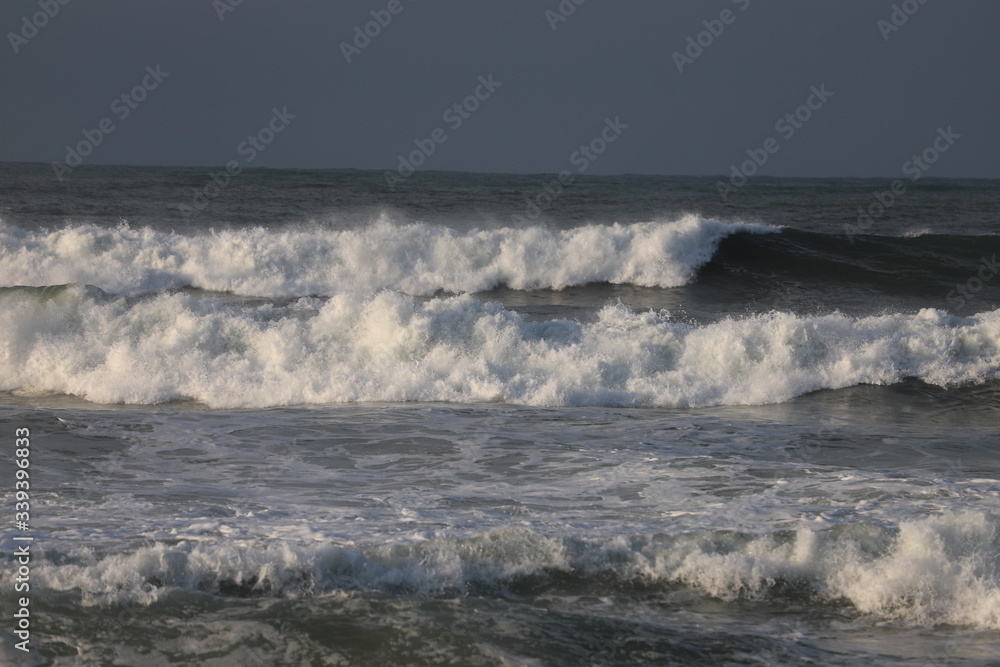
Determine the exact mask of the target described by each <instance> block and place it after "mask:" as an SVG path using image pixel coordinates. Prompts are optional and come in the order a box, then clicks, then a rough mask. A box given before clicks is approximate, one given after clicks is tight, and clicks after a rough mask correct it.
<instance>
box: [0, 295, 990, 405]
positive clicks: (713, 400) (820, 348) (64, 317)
mask: <svg viewBox="0 0 1000 667" xmlns="http://www.w3.org/2000/svg"><path fill="white" fill-rule="evenodd" d="M906 378H919V379H921V380H924V381H926V382H929V383H933V384H937V385H941V386H948V385H952V384H955V383H983V382H990V381H995V380H997V379H998V378H1000V310H994V311H991V312H984V313H980V314H979V315H976V316H973V317H968V318H961V317H955V316H951V315H948V314H946V313H944V312H941V311H938V310H934V309H925V310H922V311H920V312H919V313H918V314H910V315H907V314H895V315H884V316H878V317H865V318H858V319H855V318H851V317H847V316H844V315H841V314H831V315H826V316H812V317H805V316H797V315H794V314H789V313H782V312H772V313H769V314H763V315H756V316H751V317H746V318H743V319H726V320H723V321H720V322H716V323H713V324H708V325H704V326H694V325H691V324H685V323H679V322H675V321H672V320H670V318H669V316H667V315H666V314H663V313H661V314H656V313H653V312H638V313H637V312H632V311H630V310H629V309H627V308H625V307H624V306H607V307H605V308H603V309H602V310H601V311H600V312H599V313H598V317H597V320H596V321H594V322H592V323H587V324H581V323H577V322H571V321H568V320H551V321H541V322H531V321H527V320H525V319H524V318H522V317H521V316H520V315H519V314H518V313H516V312H512V311H509V310H505V309H504V308H502V307H501V306H500V305H498V304H496V303H490V302H486V303H484V302H482V301H479V300H477V299H475V298H474V297H472V296H469V295H462V296H457V297H451V298H439V299H433V300H430V301H428V302H426V303H420V302H419V301H418V300H416V299H414V298H411V297H407V296H404V295H400V294H398V293H394V292H388V291H385V292H382V293H380V294H377V295H374V296H363V297H362V296H351V295H338V296H336V297H334V298H332V299H330V300H328V301H324V300H321V299H316V298H301V299H299V300H297V301H295V302H293V303H292V304H290V305H288V306H277V305H273V304H267V305H263V306H257V307H248V306H246V305H241V304H232V303H227V302H225V301H223V300H217V299H211V298H195V297H193V296H191V295H188V294H169V295H160V296H157V297H152V298H140V299H135V298H125V297H114V296H111V295H107V294H104V293H103V292H101V291H100V290H98V289H96V288H94V287H85V286H82V285H70V286H63V287H53V288H4V289H0V390H8V391H10V390H20V391H43V392H57V393H64V394H73V395H77V396H81V397H84V398H86V399H89V400H92V401H96V402H102V403H138V404H149V403H157V402H163V401H170V400H181V399H193V400H196V401H200V402H202V403H204V404H206V405H209V406H212V407H218V408H229V407H263V406H276V405H290V404H316V403H337V402H351V401H451V402H487V401H503V402H510V403H520V404H528V405H548V406H569V405H608V406H619V405H620V406H640V405H643V406H645V405H658V406H679V407H683V406H706V405H720V404H735V405H746V404H763V403H775V402H782V401H787V400H789V399H791V398H793V397H795V396H798V395H801V394H804V393H806V392H810V391H814V390H817V389H831V388H842V387H848V386H852V385H857V384H864V383H869V384H893V383H897V382H900V381H902V380H904V379H906Z"/></svg>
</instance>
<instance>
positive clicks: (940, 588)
mask: <svg viewBox="0 0 1000 667" xmlns="http://www.w3.org/2000/svg"><path fill="white" fill-rule="evenodd" d="M998 529H1000V526H998V524H997V520H996V518H995V517H992V516H990V515H987V514H984V513H981V512H968V513H960V514H946V515H942V516H936V517H931V518H926V519H920V520H911V521H903V522H901V523H900V524H899V526H898V527H897V526H885V525H873V524H844V525H841V526H836V527H834V528H831V529H827V530H812V529H809V528H800V529H799V530H797V531H794V532H793V531H788V532H786V533H784V534H765V535H757V536H754V535H740V534H737V533H733V532H731V531H719V532H711V531H702V532H695V533H686V534H674V535H668V534H658V535H635V536H621V537H618V538H612V539H597V538H594V539H580V538H576V537H548V536H545V535H542V534H539V533H537V532H534V531H531V530H528V529H516V528H514V529H512V528H501V529H495V530H492V531H490V532H487V533H483V534H480V535H474V536H471V537H467V538H462V539H455V538H435V539H428V540H420V541H415V542H410V543H405V542H404V543H396V544H386V545H374V546H369V547H365V546H358V545H354V544H350V545H346V546H340V545H336V544H330V543H314V544H293V543H287V542H285V541H280V543H279V544H275V541H273V540H272V541H269V542H266V543H259V544H256V545H254V544H249V543H246V542H243V543H234V542H224V543H217V544H213V543H202V542H200V541H183V542H181V543H180V544H162V543H156V544H152V545H149V546H144V547H140V548H138V549H136V550H135V551H134V552H131V553H121V554H114V555H107V556H103V557H98V558H95V557H94V556H92V555H89V556H88V557H87V558H86V560H84V561H82V562H80V560H79V559H78V558H66V557H61V558H59V559H58V561H56V562H42V563H39V564H37V565H35V566H34V568H33V570H32V584H33V586H32V590H34V588H35V586H34V584H35V579H36V578H37V580H38V584H39V588H40V590H46V589H48V590H56V591H75V592H78V593H79V594H81V595H82V596H83V598H84V599H85V600H86V601H87V603H88V604H105V603H109V602H115V601H119V602H121V601H127V600H134V601H137V602H139V603H140V604H145V605H152V604H157V603H159V602H164V601H165V600H164V598H166V596H167V595H169V594H170V593H171V592H173V591H177V590H187V591H204V592H208V593H211V594H215V595H223V596H241V597H246V596H265V597H299V596H307V595H317V594H320V595H321V594H329V593H331V592H334V591H344V590H347V591H351V590H384V591H388V592H398V591H419V592H422V593H428V592H430V593H446V594H450V595H454V594H461V593H463V592H467V591H470V590H478V591H482V590H483V589H491V588H492V589H496V590H502V589H503V588H504V587H505V586H508V585H510V584H514V583H516V582H518V581H519V580H525V579H529V580H531V581H532V584H531V585H532V588H533V589H538V588H539V587H540V586H559V585H560V584H562V585H565V584H566V583H568V582H574V581H576V582H578V584H577V585H578V588H577V590H579V589H580V588H579V587H583V586H586V587H587V590H589V591H591V592H592V594H594V595H605V594H608V593H610V592H613V591H614V588H613V587H614V586H616V585H617V586H626V587H629V585H630V584H641V586H642V587H643V588H646V587H649V586H651V585H653V586H655V585H664V584H667V585H681V586H685V587H688V588H690V589H692V590H694V591H699V592H700V593H702V594H703V595H706V596H712V597H714V598H716V599H721V600H725V601H735V600H740V599H743V600H746V599H750V600H768V599H783V598H784V599H787V597H788V596H789V595H796V596H798V597H799V598H800V599H802V598H811V599H814V600H817V601H828V602H835V603H837V604H843V603H844V602H845V601H846V602H848V603H850V604H851V605H852V606H853V607H854V608H855V609H857V610H858V611H859V612H861V613H864V614H868V615H870V616H871V617H873V618H875V619H881V620H892V621H895V622H900V623H903V624H904V625H908V626H918V627H919V626H933V625H936V624H952V625H963V626H971V627H975V628H980V629H994V630H996V629H1000V570H998V564H997V560H996V557H995V554H996V549H997V535H998ZM10 576H12V575H10Z"/></svg>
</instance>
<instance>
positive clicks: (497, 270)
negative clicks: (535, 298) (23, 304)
mask: <svg viewBox="0 0 1000 667" xmlns="http://www.w3.org/2000/svg"><path fill="white" fill-rule="evenodd" d="M769 231H775V230H774V229H773V228H770V227H766V226H763V225H754V224H743V223H727V222H721V221H718V220H706V219H701V218H697V217H693V216H688V217H685V218H683V219H680V220H676V221H672V222H648V223H636V224H630V225H618V224H614V225H587V226H583V227H576V228H573V229H569V230H563V231H559V230H553V229H549V228H546V227H528V228H524V229H514V228H501V229H487V230H472V231H468V232H458V231H455V230H452V229H448V228H445V227H439V226H433V225H427V224H401V225H397V224H392V223H390V222H389V221H388V220H386V219H384V218H383V219H382V220H380V221H379V222H377V223H375V224H373V225H372V226H370V227H366V228H361V229H354V230H346V231H332V230H326V229H320V228H311V229H309V228H305V229H290V228H283V229H278V230H268V229H264V228H260V227H257V228H251V229H239V230H224V231H213V232H211V233H205V234H200V235H196V236H185V235H180V234H173V233H164V232H158V231H154V230H152V229H149V228H141V229H132V228H129V227H127V226H122V227H119V228H116V229H108V228H104V227H98V226H95V225H73V226H67V227H65V228H62V229H57V230H49V231H44V232H31V231H25V230H22V229H19V228H17V227H11V226H2V225H0V285H3V286H14V285H33V286H43V285H52V284H63V283H84V284H90V285H95V286H97V287H99V288H101V289H102V290H104V291H106V292H112V293H123V294H136V293H149V292H157V291H162V290H165V289H170V288H178V287H188V286H191V287H197V288H200V289H204V290H211V291H224V292H232V293H235V294H240V295H246V296H261V297H293V296H310V295H323V296H330V295H333V294H340V293H344V292H356V293H357V292H362V293H372V292H375V291H378V290H381V289H391V290H396V291H400V292H403V293H406V294H411V295H414V296H427V295H432V294H435V293H437V292H440V291H444V292H450V293H456V294H457V293H461V292H477V291H484V290H489V289H492V288H494V287H497V286H500V285H507V286H509V287H512V288H514V289H536V288H554V289H560V288H564V287H567V286H570V285H582V284H586V283H595V282H609V283H619V284H623V283H632V284H635V285H642V286H648V287H653V286H656V287H677V286H680V285H684V284H686V283H687V282H689V281H690V280H691V279H692V277H693V276H694V274H695V272H696V271H697V269H698V268H699V267H700V266H702V265H703V264H704V263H706V262H707V261H709V260H710V259H711V258H712V254H713V253H714V252H715V249H716V247H717V245H718V243H719V241H720V240H721V239H722V238H724V237H725V236H727V235H730V234H734V233H738V232H757V233H763V232H769Z"/></svg>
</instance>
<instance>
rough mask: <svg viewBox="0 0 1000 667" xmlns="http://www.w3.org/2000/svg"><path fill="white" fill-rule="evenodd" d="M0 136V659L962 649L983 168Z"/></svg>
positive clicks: (575, 660) (799, 659) (968, 643)
mask: <svg viewBox="0 0 1000 667" xmlns="http://www.w3.org/2000/svg"><path fill="white" fill-rule="evenodd" d="M2 171H3V176H4V179H3V184H2V186H0V197H2V199H0V218H2V223H0V303H2V305H3V308H0V391H3V392H4V393H3V394H0V422H2V424H3V429H4V432H6V433H8V435H9V437H10V438H13V431H14V429H16V428H29V429H30V431H31V437H32V453H31V472H32V475H33V477H32V487H31V502H32V520H31V530H30V531H29V532H30V534H31V535H32V536H33V537H34V539H35V541H34V542H33V547H32V548H33V549H34V551H33V560H32V563H31V591H30V595H31V605H32V606H31V609H32V616H31V619H32V635H31V646H32V648H33V652H32V654H31V655H30V656H29V658H30V659H32V660H35V661H36V663H37V664H94V665H103V664H144V665H157V664H169V663H173V664H178V663H180V664H207V665H212V664H217V665H230V664H232V665H235V664H241V665H243V664H245V665H253V664H261V665H264V664H268V665H270V664H288V665H300V664H350V665H354V664H358V665H383V664H463V665H464V664H484V665H501V664H537V665H562V664H565V665H577V664H678V665H682V664H683V665H688V664H706V665H708V664H712V665H715V664H749V665H758V664H759V665H784V664H810V663H812V664H844V665H846V664H856V663H857V661H858V660H859V659H863V660H866V661H868V662H870V663H872V664H927V665H945V664H948V665H950V664H955V665H959V664H961V665H966V664H968V665H975V664H980V665H988V664H995V663H996V661H997V656H998V655H1000V533H998V527H1000V523H998V522H1000V470H998V468H1000V464H998V463H997V457H996V452H997V447H998V445H1000V443H998V436H997V433H998V428H997V425H998V416H1000V382H998V379H1000V310H998V306H997V300H998V296H1000V278H993V277H992V276H991V275H990V271H991V268H990V267H991V266H992V264H991V262H995V259H993V256H994V253H996V251H997V250H998V249H1000V248H998V245H1000V244H998V242H997V238H998V236H997V235H998V234H1000V228H998V227H997V222H996V220H997V219H996V212H997V210H998V207H997V204H998V202H1000V198H998V193H1000V184H997V183H996V182H992V181H921V182H920V183H918V184H914V185H912V186H910V188H909V189H908V191H907V192H906V194H905V197H903V198H901V199H900V201H899V203H898V205H897V206H895V207H893V209H891V210H890V211H888V212H886V214H884V215H882V216H880V217H879V218H878V219H877V220H876V221H875V224H873V225H871V226H870V227H869V228H868V229H867V230H865V233H864V234H859V233H856V232H851V231H850V228H849V227H845V225H851V224H853V223H855V222H856V218H857V210H856V209H857V208H858V207H867V206H868V205H869V203H870V202H871V201H872V193H873V192H874V191H876V190H878V189H882V188H884V186H885V184H883V183H880V182H879V181H875V180H872V181H846V180H829V181H823V180H762V181H758V182H755V183H753V184H752V185H751V186H748V187H747V188H746V189H745V190H744V191H742V192H740V193H739V194H738V196H735V197H732V198H731V199H730V201H729V202H721V201H720V200H719V199H718V197H717V194H716V190H715V187H714V181H712V180H711V179H664V178H653V177H619V178H593V179H583V180H579V181H578V182H575V183H574V184H572V185H571V186H569V187H568V188H566V191H565V192H564V193H562V194H561V195H560V197H559V198H558V199H557V201H555V202H554V203H553V204H552V205H551V206H549V207H548V208H546V209H545V210H544V211H543V212H542V213H541V214H540V215H539V216H537V217H536V218H535V219H526V218H525V207H526V203H525V202H526V200H528V199H531V198H533V197H535V195H537V193H538V192H539V191H541V188H542V185H543V184H544V183H545V182H547V180H550V179H547V178H546V177H542V176H540V177H527V176H523V177H504V176H493V175H470V174H453V175H450V174H419V175H417V176H414V177H413V178H412V179H410V180H409V181H407V184H406V185H405V186H404V187H402V188H398V189H397V191H395V192H391V191H389V190H388V189H386V188H385V187H384V183H381V176H380V175H379V174H375V173H366V172H270V171H260V172H254V171H250V172H246V173H245V174H242V175H241V176H240V178H239V179H237V180H234V183H233V184H232V185H231V186H230V187H229V188H227V189H225V190H223V191H222V193H221V194H220V195H219V196H218V197H217V198H215V199H213V200H212V201H211V202H210V204H209V206H207V207H206V208H205V210H204V211H202V212H201V213H198V214H197V215H196V216H194V217H190V216H185V215H183V214H182V213H181V211H180V209H179V208H178V206H179V204H183V203H189V200H190V198H191V196H192V195H191V193H192V188H197V187H200V186H201V185H204V181H205V180H207V175H206V174H205V173H203V172H199V171H197V170H169V169H136V170H126V169H120V168H93V169H90V170H86V169H83V168H81V169H80V170H79V172H80V174H79V176H80V178H79V179H76V180H74V181H73V182H72V183H69V184H61V185H59V184H55V185H54V184H53V182H52V181H51V179H50V175H48V174H47V173H45V167H43V166H27V165H7V166H4V167H3V170H2ZM977 280H978V282H976V281H977ZM10 460H12V459H10ZM3 470H4V472H3V475H2V483H3V486H2V489H3V493H4V494H5V498H6V500H7V501H8V502H7V505H8V506H12V504H13V502H14V497H13V496H14V479H13V471H14V467H13V466H4V468H3ZM16 534H17V533H16V532H15V531H8V532H6V533H4V537H3V544H4V554H5V559H6V561H5V563H4V569H3V571H2V574H0V577H2V578H3V587H2V593H0V596H2V597H3V600H4V606H5V608H7V607H11V608H13V606H14V604H15V601H16V597H17V596H16V595H15V593H14V592H13V583H14V577H15V570H16V566H15V564H14V560H13V558H12V556H11V553H12V550H13V548H14V546H15V542H14V541H13V537H14V536H15V535H16ZM13 629H14V628H13V626H12V625H9V624H8V625H7V626H6V627H4V628H2V629H0V633H3V634H0V637H2V640H3V647H4V648H3V650H4V651H6V653H5V656H6V657H7V659H18V660H22V659H23V658H24V655H23V654H22V653H20V652H16V649H13V648H12V646H13V643H14V642H16V641H18V639H17V638H16V637H14V636H13V635H12V634H11V631H12V630H13ZM28 664H30V662H29V663H28Z"/></svg>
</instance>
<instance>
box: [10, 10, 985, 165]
mask: <svg viewBox="0 0 1000 667" xmlns="http://www.w3.org/2000/svg"><path fill="white" fill-rule="evenodd" d="M63 1H64V2H65V3H66V4H61V3H60V0H6V1H5V2H4V3H3V5H2V8H0V29H2V31H3V32H4V35H5V38H4V43H3V44H0V90H2V91H3V103H2V104H0V123H2V127H3V128H4V130H3V140H2V142H0V161H30V162H46V163H52V162H56V163H59V162H63V163H67V162H68V161H71V160H73V159H74V158H72V157H71V155H70V154H71V153H74V152H75V153H77V154H80V155H81V156H80V158H79V159H80V160H81V161H82V162H84V163H86V164H138V165H164V166H219V165H225V164H226V163H227V162H229V161H232V160H236V161H239V162H240V163H241V164H242V165H243V166H247V165H249V166H254V167H272V168H360V169H391V170H396V169H399V168H400V157H401V156H402V159H403V160H405V161H406V162H408V163H410V164H413V165H414V166H416V163H417V162H419V168H420V169H434V170H448V171H477V172H501V173H556V172H558V171H560V170H562V169H571V168H573V162H572V161H573V160H574V159H576V160H583V159H586V160H587V161H588V163H589V173H593V174H625V173H632V174H664V175H719V174H730V173H732V169H734V168H737V169H744V173H747V172H748V171H750V170H752V171H753V172H754V173H756V174H760V175H770V176H857V177H866V176H876V177H887V176H888V177H891V176H900V175H902V174H903V171H904V169H905V166H904V165H906V163H907V162H908V161H911V160H912V158H913V157H914V156H917V157H920V156H924V157H925V159H927V160H930V159H931V158H933V162H931V163H929V164H928V165H927V170H926V175H928V176H937V177H985V178H997V177H1000V166H998V162H1000V161H998V159H997V155H998V154H1000V132H998V130H997V121H996V119H997V117H998V109H1000V85H998V83H1000V40H998V39H997V38H996V33H995V31H996V29H997V26H1000V2H994V1H990V0H966V1H959V0H924V1H923V2H920V0H906V1H903V2H899V1H896V2H890V1H888V0H836V1H833V0H828V1H824V2H820V1H805V0H802V1H796V2H791V1H787V0H786V1H781V2H779V1H777V0H768V1H765V0H704V1H699V2H673V1H670V2H668V1H660V2H654V1H652V0H644V1H638V0H613V1H612V0H582V1H581V0H561V2H560V0H537V1H534V2H531V1H526V0H502V1H501V0H494V1H492V2H487V1H472V0H466V1H460V0H448V1H446V0H373V1H370V2H360V1H359V2H347V1H336V2H334V1H330V2H319V1H316V0H313V1H305V0H282V2H280V3H279V2H277V1H274V0H272V1H270V2H265V1H264V0H214V1H213V0H170V1H169V2H168V1H166V0H161V1H153V0H128V1H126V0H102V1H100V2H84V1H83V0H63ZM577 3H579V4H577ZM123 96H124V97H123ZM455 105H458V107H457V108H456V106H455ZM789 114H790V115H789ZM935 142H937V143H936V144H935ZM935 145H936V148H935ZM77 149H79V150H77ZM582 149H586V150H584V151H583V152H581V150H582ZM587 151H589V154H588V153H587ZM84 152H86V153H87V155H86V156H83V155H82V153H84ZM251 154H252V156H253V160H252V163H250V162H249V161H248V158H249V157H250V156H251ZM581 155H583V156H586V157H581ZM411 156H412V158H413V159H412V160H410V157H411ZM747 160H754V164H749V163H747V166H746V167H743V166H742V165H743V164H744V163H746V161H747ZM402 168H403V169H404V170H405V167H402Z"/></svg>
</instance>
